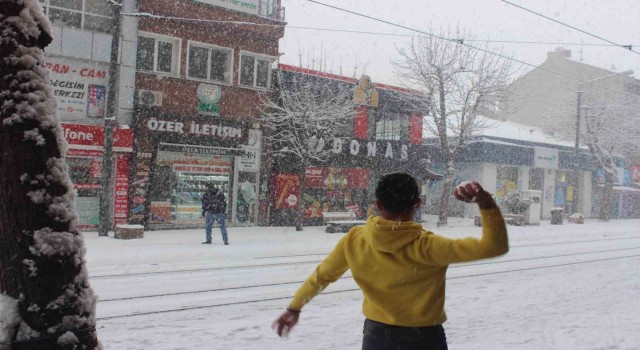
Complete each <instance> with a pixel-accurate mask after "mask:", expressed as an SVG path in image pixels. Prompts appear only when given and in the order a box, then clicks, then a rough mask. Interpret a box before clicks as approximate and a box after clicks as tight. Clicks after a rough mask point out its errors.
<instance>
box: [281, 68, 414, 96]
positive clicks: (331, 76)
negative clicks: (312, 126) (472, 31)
mask: <svg viewBox="0 0 640 350" xmlns="http://www.w3.org/2000/svg"><path fill="white" fill-rule="evenodd" d="M280 69H281V70H284V71H288V72H295V73H302V74H309V75H315V76H317V77H321V78H327V79H334V80H339V81H344V82H347V83H352V84H355V83H357V82H358V79H354V78H349V77H345V76H342V75H337V74H332V73H325V72H320V71H317V70H313V69H309V68H302V67H296V66H290V65H288V64H282V63H281V64H280ZM375 86H376V88H378V89H385V90H393V91H398V92H403V93H406V94H412V95H420V94H421V93H420V91H417V90H412V89H407V88H403V87H399V86H392V85H386V84H380V83H375Z"/></svg>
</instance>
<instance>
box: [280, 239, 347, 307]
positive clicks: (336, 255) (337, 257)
mask: <svg viewBox="0 0 640 350" xmlns="http://www.w3.org/2000/svg"><path fill="white" fill-rule="evenodd" d="M348 236H349V235H346V236H344V237H342V239H341V240H340V241H339V242H338V244H337V245H336V247H335V248H334V249H333V251H332V252H331V254H329V256H327V258H326V259H324V261H323V262H321V263H320V265H318V266H317V267H316V270H315V271H314V272H313V273H312V274H311V276H309V278H307V280H306V281H304V283H303V284H302V285H301V286H300V288H298V291H297V292H296V294H295V296H294V297H293V300H292V301H291V303H290V304H289V308H291V309H294V310H300V309H302V307H303V306H304V305H305V304H306V303H308V302H309V301H311V299H313V297H315V296H316V295H318V294H319V293H320V292H322V290H324V289H325V288H326V287H327V286H328V285H329V284H330V283H333V282H335V281H336V280H337V279H338V278H340V277H341V276H342V275H343V274H344V273H345V272H347V270H348V269H349V264H348V263H347V259H346V257H345V253H344V250H345V249H344V245H345V241H346V239H347V237H348Z"/></svg>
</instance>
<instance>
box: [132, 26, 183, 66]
mask: <svg viewBox="0 0 640 350" xmlns="http://www.w3.org/2000/svg"><path fill="white" fill-rule="evenodd" d="M179 55H180V39H176V38H172V37H165V36H158V35H153V34H149V33H140V35H139V36H138V56H137V59H136V69H138V70H140V71H147V72H155V73H161V74H169V75H173V76H179V74H180V69H179V67H180V59H179Z"/></svg>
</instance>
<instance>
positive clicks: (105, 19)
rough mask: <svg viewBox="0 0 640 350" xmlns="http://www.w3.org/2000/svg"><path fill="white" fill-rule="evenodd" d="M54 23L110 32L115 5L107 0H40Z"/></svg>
mask: <svg viewBox="0 0 640 350" xmlns="http://www.w3.org/2000/svg"><path fill="white" fill-rule="evenodd" d="M40 4H41V5H42V7H43V10H44V12H45V14H46V15H47V16H48V17H49V20H50V21H51V22H52V23H53V24H57V25H61V26H66V27H74V28H81V29H86V30H91V31H97V32H103V33H110V32H111V30H112V23H111V22H112V18H113V7H112V6H113V5H112V4H111V3H110V2H109V1H105V0H40Z"/></svg>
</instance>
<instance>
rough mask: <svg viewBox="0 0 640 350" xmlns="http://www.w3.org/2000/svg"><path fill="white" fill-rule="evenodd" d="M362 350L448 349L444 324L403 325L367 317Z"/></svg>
mask: <svg viewBox="0 0 640 350" xmlns="http://www.w3.org/2000/svg"><path fill="white" fill-rule="evenodd" d="M363 333H364V338H363V340H362V350H447V349H448V348H447V337H446V336H445V334H444V328H443V327H442V325H437V326H429V327H401V326H392V325H388V324H385V323H381V322H376V321H372V320H369V319H366V320H365V321H364V332H363Z"/></svg>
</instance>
